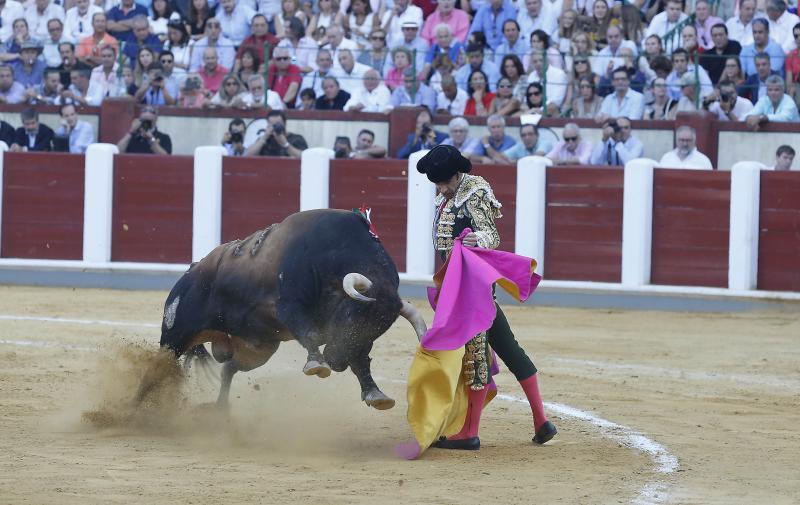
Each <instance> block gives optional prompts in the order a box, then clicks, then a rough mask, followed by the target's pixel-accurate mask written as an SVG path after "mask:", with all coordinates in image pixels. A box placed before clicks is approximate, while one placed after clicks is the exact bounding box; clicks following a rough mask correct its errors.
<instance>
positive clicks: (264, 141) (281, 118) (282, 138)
mask: <svg viewBox="0 0 800 505" xmlns="http://www.w3.org/2000/svg"><path fill="white" fill-rule="evenodd" d="M305 149H308V144H307V143H306V139H304V138H303V136H302V135H299V134H296V133H291V132H289V131H288V130H287V129H286V113H284V112H283V111H282V110H273V111H270V112H269V114H267V129H266V130H265V131H264V133H262V134H261V135H260V136H259V137H258V139H256V141H255V142H254V143H253V145H251V146H250V147H248V148H247V154H246V155H247V156H281V157H284V158H286V157H289V158H299V157H300V156H301V155H302V153H303V151H304V150H305Z"/></svg>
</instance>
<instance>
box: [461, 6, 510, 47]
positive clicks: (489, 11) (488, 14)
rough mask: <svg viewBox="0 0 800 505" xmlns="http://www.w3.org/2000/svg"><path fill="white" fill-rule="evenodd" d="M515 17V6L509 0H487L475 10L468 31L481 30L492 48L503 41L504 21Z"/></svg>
mask: <svg viewBox="0 0 800 505" xmlns="http://www.w3.org/2000/svg"><path fill="white" fill-rule="evenodd" d="M516 19H517V8H516V7H514V5H513V4H512V3H511V2H510V1H509V0H489V2H487V3H486V4H485V5H483V6H482V7H481V8H479V9H477V12H475V17H474V18H473V20H472V26H470V29H469V33H473V32H483V33H484V34H486V41H487V42H488V43H489V47H491V48H492V49H493V50H494V49H495V48H497V47H499V46H500V44H502V43H503V40H504V38H503V31H504V30H503V27H504V26H505V23H506V21H509V20H510V21H514V23H516Z"/></svg>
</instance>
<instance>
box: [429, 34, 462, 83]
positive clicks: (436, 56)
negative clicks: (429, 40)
mask: <svg viewBox="0 0 800 505" xmlns="http://www.w3.org/2000/svg"><path fill="white" fill-rule="evenodd" d="M435 33H436V43H435V44H433V45H432V46H431V48H430V49H428V50H427V52H426V54H425V60H424V61H425V66H424V67H423V69H422V75H423V76H424V77H428V76H430V74H431V72H432V71H435V70H436V67H437V65H436V61H437V60H439V62H440V64H441V61H442V60H441V59H440V58H443V57H447V60H449V61H450V63H451V65H452V67H453V68H451V69H449V70H451V71H452V70H455V67H457V66H461V63H459V62H463V58H464V44H462V43H461V42H459V41H457V40H453V32H452V30H451V29H450V27H449V26H448V25H446V24H444V23H442V24H440V25H439V26H437V27H436V28H435Z"/></svg>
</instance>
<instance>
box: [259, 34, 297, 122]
mask: <svg viewBox="0 0 800 505" xmlns="http://www.w3.org/2000/svg"><path fill="white" fill-rule="evenodd" d="M267 75H268V76H269V77H268V78H269V89H271V90H273V91H275V92H276V93H277V94H278V95H280V97H281V100H282V101H283V103H284V105H285V106H286V107H287V108H293V107H294V102H295V100H296V99H297V94H298V93H299V92H300V83H301V82H303V73H302V72H301V71H300V67H298V66H297V65H293V64H292V61H291V56H289V50H288V49H286V48H285V47H280V46H279V47H276V48H275V51H274V52H273V53H272V63H270V65H269V69H268V70H267Z"/></svg>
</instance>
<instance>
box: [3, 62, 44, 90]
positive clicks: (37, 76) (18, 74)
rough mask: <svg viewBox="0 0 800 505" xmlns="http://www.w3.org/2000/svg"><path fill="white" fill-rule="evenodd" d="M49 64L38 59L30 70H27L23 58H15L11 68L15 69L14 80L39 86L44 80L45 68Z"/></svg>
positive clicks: (29, 85) (28, 86) (27, 86)
mask: <svg viewBox="0 0 800 505" xmlns="http://www.w3.org/2000/svg"><path fill="white" fill-rule="evenodd" d="M46 66H47V65H46V64H45V62H43V61H42V60H36V61H34V62H33V65H32V66H31V70H30V72H26V71H25V67H23V66H22V60H18V59H17V60H14V61H13V62H12V63H11V68H13V69H14V80H15V81H17V82H18V83H20V84H22V85H23V86H25V88H30V87H31V86H38V85H39V84H41V83H42V81H43V80H44V69H45V67H46Z"/></svg>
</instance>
